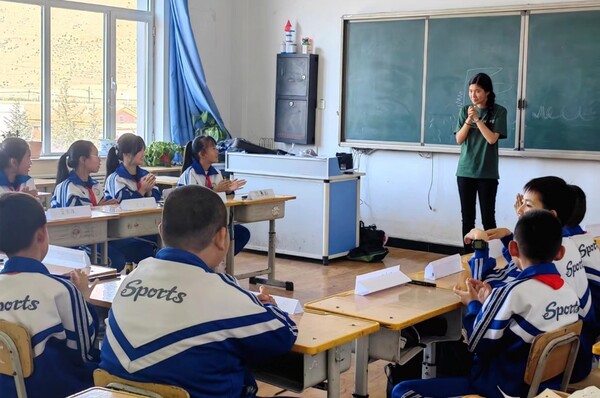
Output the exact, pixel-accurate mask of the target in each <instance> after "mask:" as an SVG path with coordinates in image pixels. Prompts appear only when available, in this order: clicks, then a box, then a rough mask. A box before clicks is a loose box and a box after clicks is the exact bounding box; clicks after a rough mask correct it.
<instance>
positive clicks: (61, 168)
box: [56, 140, 95, 185]
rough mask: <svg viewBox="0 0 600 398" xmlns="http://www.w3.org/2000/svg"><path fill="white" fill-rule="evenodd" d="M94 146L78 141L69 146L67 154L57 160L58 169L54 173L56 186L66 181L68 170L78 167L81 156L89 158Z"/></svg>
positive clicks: (89, 142)
mask: <svg viewBox="0 0 600 398" xmlns="http://www.w3.org/2000/svg"><path fill="white" fill-rule="evenodd" d="M93 148H95V145H94V144H93V143H92V142H91V141H85V140H78V141H75V142H74V143H72V144H71V146H70V147H69V149H68V150H67V152H65V153H63V155H62V156H61V157H60V159H58V169H57V171H56V185H58V184H60V183H61V182H63V181H64V180H66V179H67V177H68V175H69V168H71V169H76V168H77V166H79V159H80V158H81V157H82V156H83V157H84V158H86V159H87V158H89V157H90V154H91V153H92V149H93Z"/></svg>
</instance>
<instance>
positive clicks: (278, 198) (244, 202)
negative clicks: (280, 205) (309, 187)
mask: <svg viewBox="0 0 600 398" xmlns="http://www.w3.org/2000/svg"><path fill="white" fill-rule="evenodd" d="M294 199H296V197H295V196H293V195H275V197H274V198H267V199H254V200H249V199H242V197H241V196H240V195H235V197H234V198H232V199H227V202H226V203H225V206H227V207H232V206H252V205H260V204H264V203H276V202H286V201H288V200H294Z"/></svg>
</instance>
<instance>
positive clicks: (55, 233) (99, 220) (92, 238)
mask: <svg viewBox="0 0 600 398" xmlns="http://www.w3.org/2000/svg"><path fill="white" fill-rule="evenodd" d="M118 218H119V215H118V214H109V213H104V212H100V211H95V210H92V216H91V217H86V218H70V219H64V220H54V221H48V223H47V224H46V225H47V228H48V236H49V239H50V244H51V245H58V246H65V247H74V246H84V245H92V258H93V259H95V258H96V244H97V243H101V244H102V260H101V262H102V264H108V250H107V249H108V244H107V241H108V223H109V220H115V219H118Z"/></svg>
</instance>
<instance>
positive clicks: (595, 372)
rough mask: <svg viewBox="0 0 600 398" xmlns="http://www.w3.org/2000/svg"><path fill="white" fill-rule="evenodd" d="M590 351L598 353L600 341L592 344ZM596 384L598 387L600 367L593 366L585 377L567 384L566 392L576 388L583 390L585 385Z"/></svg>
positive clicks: (599, 352)
mask: <svg viewBox="0 0 600 398" xmlns="http://www.w3.org/2000/svg"><path fill="white" fill-rule="evenodd" d="M592 352H593V353H594V355H600V342H599V343H596V344H594V345H593V346H592ZM590 386H596V387H600V368H594V369H592V371H591V372H590V374H589V375H588V377H586V378H585V379H583V380H581V381H579V382H577V383H572V384H569V386H568V387H567V391H568V392H574V391H577V390H583V389H584V388H586V387H590Z"/></svg>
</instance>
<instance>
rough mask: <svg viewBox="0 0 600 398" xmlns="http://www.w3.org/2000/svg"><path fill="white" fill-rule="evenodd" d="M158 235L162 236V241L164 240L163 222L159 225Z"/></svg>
mask: <svg viewBox="0 0 600 398" xmlns="http://www.w3.org/2000/svg"><path fill="white" fill-rule="evenodd" d="M158 235H159V236H160V239H161V240H162V237H163V233H162V221H161V222H160V223H159V224H158Z"/></svg>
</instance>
